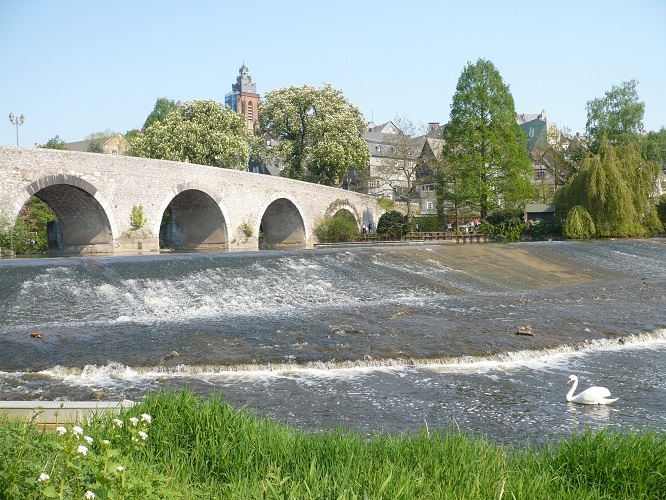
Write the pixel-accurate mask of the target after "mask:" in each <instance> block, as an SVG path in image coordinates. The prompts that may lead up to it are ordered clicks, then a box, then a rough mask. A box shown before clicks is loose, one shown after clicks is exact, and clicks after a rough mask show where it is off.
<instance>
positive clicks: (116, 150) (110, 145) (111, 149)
mask: <svg viewBox="0 0 666 500" xmlns="http://www.w3.org/2000/svg"><path fill="white" fill-rule="evenodd" d="M65 147H66V148H67V149H68V150H70V151H81V152H83V153H86V152H88V153H91V152H92V153H104V154H107V155H124V154H125V153H126V152H127V150H128V149H129V147H130V144H129V141H128V140H127V139H126V138H125V136H124V135H123V134H121V133H118V134H116V135H113V136H111V137H109V138H106V139H92V140H88V141H77V142H68V143H66V144H65Z"/></svg>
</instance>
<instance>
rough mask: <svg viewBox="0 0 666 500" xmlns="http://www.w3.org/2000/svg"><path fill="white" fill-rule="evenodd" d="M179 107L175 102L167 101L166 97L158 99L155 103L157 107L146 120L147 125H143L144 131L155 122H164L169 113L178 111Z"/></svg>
mask: <svg viewBox="0 0 666 500" xmlns="http://www.w3.org/2000/svg"><path fill="white" fill-rule="evenodd" d="M177 106H178V105H177V104H176V102H175V101H172V100H170V99H167V98H166V97H160V98H158V99H157V101H156V102H155V107H154V108H153V110H152V111H151V112H150V114H149V115H148V117H147V118H146V121H145V123H144V124H143V130H146V129H147V128H148V127H150V126H151V125H152V124H153V123H155V122H161V121H163V120H164V119H165V118H166V117H167V115H168V114H169V112H170V111H172V110H173V109H176V107H177Z"/></svg>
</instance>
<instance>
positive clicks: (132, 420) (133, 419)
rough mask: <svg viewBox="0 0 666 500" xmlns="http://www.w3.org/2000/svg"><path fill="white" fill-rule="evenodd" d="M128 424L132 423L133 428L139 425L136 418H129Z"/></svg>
mask: <svg viewBox="0 0 666 500" xmlns="http://www.w3.org/2000/svg"><path fill="white" fill-rule="evenodd" d="M130 422H132V425H133V426H134V427H136V424H138V423H139V419H138V418H136V417H132V418H130Z"/></svg>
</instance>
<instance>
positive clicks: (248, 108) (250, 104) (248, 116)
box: [247, 101, 254, 122]
mask: <svg viewBox="0 0 666 500" xmlns="http://www.w3.org/2000/svg"><path fill="white" fill-rule="evenodd" d="M247 121H249V122H252V121H254V118H253V116H252V101H250V102H248V103H247Z"/></svg>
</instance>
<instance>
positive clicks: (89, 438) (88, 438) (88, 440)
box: [83, 436, 93, 444]
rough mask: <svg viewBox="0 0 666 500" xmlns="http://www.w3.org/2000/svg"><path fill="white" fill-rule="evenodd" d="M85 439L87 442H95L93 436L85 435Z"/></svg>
mask: <svg viewBox="0 0 666 500" xmlns="http://www.w3.org/2000/svg"><path fill="white" fill-rule="evenodd" d="M83 439H85V440H86V443H88V444H93V438H91V437H90V436H83Z"/></svg>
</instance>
